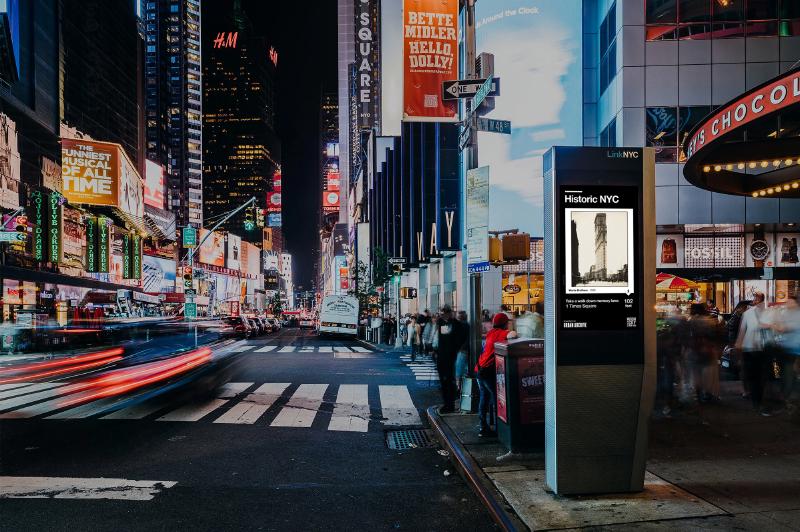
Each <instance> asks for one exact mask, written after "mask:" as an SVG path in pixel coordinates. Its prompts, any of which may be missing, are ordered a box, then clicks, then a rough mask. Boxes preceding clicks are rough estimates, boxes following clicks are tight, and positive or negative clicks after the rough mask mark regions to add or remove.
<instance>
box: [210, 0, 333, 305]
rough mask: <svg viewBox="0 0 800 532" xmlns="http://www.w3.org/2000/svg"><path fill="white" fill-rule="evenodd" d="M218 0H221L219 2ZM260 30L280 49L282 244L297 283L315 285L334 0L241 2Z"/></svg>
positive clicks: (331, 80)
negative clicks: (323, 102)
mask: <svg viewBox="0 0 800 532" xmlns="http://www.w3.org/2000/svg"><path fill="white" fill-rule="evenodd" d="M216 1H220V0H216ZM242 6H243V7H244V9H245V11H246V12H247V14H248V15H249V17H250V19H251V20H252V22H253V26H254V27H255V29H256V31H258V32H260V33H263V35H265V36H266V37H267V38H268V40H269V41H270V42H271V43H274V46H275V48H276V49H277V50H278V136H279V137H280V139H281V150H282V171H283V198H282V199H283V236H284V247H285V248H287V250H288V251H289V252H290V253H291V254H292V257H293V261H292V262H293V268H294V282H295V287H298V286H302V287H303V288H304V289H310V288H311V281H312V279H313V275H314V261H315V260H316V250H317V248H318V247H319V209H320V201H321V197H320V196H321V192H320V186H321V185H320V179H321V178H320V175H319V168H320V160H319V158H320V150H319V105H320V97H321V95H322V90H323V88H325V89H327V90H336V81H337V80H336V59H337V58H336V30H337V28H336V22H337V18H336V17H337V11H336V2H334V1H333V0H325V1H323V2H302V1H297V0H295V1H282V2H264V0H242Z"/></svg>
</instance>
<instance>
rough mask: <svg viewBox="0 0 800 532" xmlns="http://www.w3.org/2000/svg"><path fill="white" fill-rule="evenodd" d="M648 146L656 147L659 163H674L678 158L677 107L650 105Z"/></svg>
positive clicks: (647, 115)
mask: <svg viewBox="0 0 800 532" xmlns="http://www.w3.org/2000/svg"><path fill="white" fill-rule="evenodd" d="M646 121H647V146H650V147H653V148H655V149H656V162H657V163H674V162H676V161H677V160H678V156H677V155H678V148H677V146H678V109H677V108H675V107H648V108H647V113H646Z"/></svg>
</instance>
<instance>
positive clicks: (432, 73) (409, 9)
mask: <svg viewBox="0 0 800 532" xmlns="http://www.w3.org/2000/svg"><path fill="white" fill-rule="evenodd" d="M452 79H458V0H404V2H403V120H405V121H409V122H455V121H457V120H458V107H457V103H456V102H455V101H447V102H445V101H442V82H443V81H447V80H452Z"/></svg>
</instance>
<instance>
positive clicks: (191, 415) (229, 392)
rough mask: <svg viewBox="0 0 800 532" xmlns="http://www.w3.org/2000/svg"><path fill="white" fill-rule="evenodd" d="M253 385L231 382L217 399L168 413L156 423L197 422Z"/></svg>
mask: <svg viewBox="0 0 800 532" xmlns="http://www.w3.org/2000/svg"><path fill="white" fill-rule="evenodd" d="M252 385H253V383H252V382H229V383H227V384H225V385H224V386H222V387H221V388H220V389H219V390H218V391H217V397H216V398H215V399H210V400H208V401H205V402H202V403H199V404H198V403H193V404H188V405H185V406H182V407H180V408H177V409H175V410H173V411H172V412H168V413H166V414H164V415H163V416H161V417H160V418H158V419H156V421H197V420H199V419H202V418H204V417H205V416H207V415H208V414H210V413H211V412H213V411H214V410H216V409H217V408H219V407H221V406H222V405H224V404H225V403H227V402H228V400H230V399H232V398H233V397H235V396H236V395H238V394H240V393H242V392H244V391H245V390H246V389H248V388H249V387H251V386H252Z"/></svg>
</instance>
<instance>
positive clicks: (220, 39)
mask: <svg viewBox="0 0 800 532" xmlns="http://www.w3.org/2000/svg"><path fill="white" fill-rule="evenodd" d="M238 38H239V32H238V31H220V32H218V33H217V37H216V39H214V48H236V40H237V39H238ZM276 61H277V55H276Z"/></svg>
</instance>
